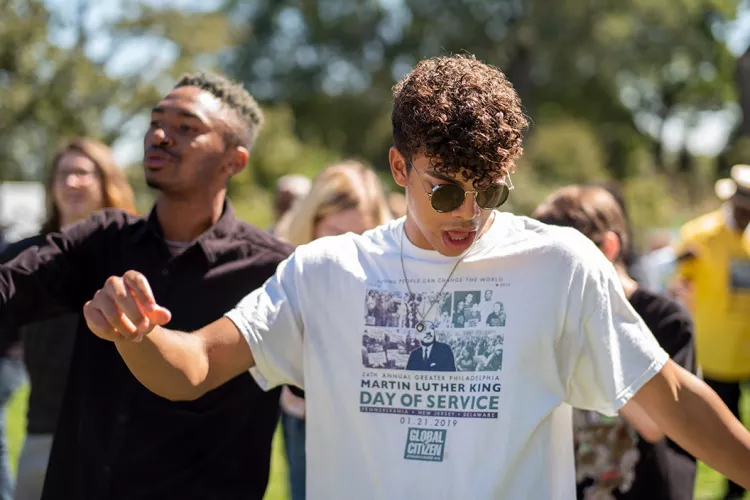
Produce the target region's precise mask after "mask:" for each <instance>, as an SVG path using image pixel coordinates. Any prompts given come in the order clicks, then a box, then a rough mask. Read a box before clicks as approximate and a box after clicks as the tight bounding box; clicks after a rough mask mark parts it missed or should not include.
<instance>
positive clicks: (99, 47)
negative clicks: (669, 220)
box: [46, 0, 750, 165]
mask: <svg viewBox="0 0 750 500" xmlns="http://www.w3.org/2000/svg"><path fill="white" fill-rule="evenodd" d="M88 1H89V3H90V4H91V5H92V6H93V7H92V8H91V9H90V10H89V11H88V13H87V16H86V20H87V24H88V25H89V26H90V27H92V28H95V27H97V26H101V25H102V24H106V23H107V22H109V21H111V20H113V19H117V18H118V17H119V16H121V15H123V14H124V8H123V5H124V3H125V0H107V1H95V0H88ZM380 1H381V2H384V3H389V4H392V3H396V4H397V3H399V2H400V0H380ZM46 2H47V4H48V5H49V6H50V7H51V8H52V9H54V10H55V11H57V12H60V13H67V14H70V13H72V12H74V11H75V9H76V6H77V5H78V2H77V1H76V0H46ZM141 2H142V3H148V4H151V5H155V6H157V5H158V6H162V7H165V6H169V7H179V8H181V9H184V10H206V11H209V10H213V9H215V8H216V7H217V6H218V5H220V4H221V3H222V2H221V0H141ZM743 5H744V8H743V9H742V10H741V13H740V15H739V17H738V19H737V21H736V22H734V23H732V25H731V26H729V29H728V30H727V32H726V39H725V42H726V44H727V46H728V47H729V49H730V50H731V51H732V52H733V53H735V54H740V53H742V52H743V51H744V50H745V49H746V48H747V46H748V45H750V1H748V0H745V1H744V2H743ZM54 41H55V42H56V43H58V44H60V45H61V46H65V45H68V44H70V42H71V34H70V33H69V32H66V31H65V30H64V29H63V30H59V31H58V32H57V34H56V36H55V38H54ZM110 43H111V40H109V39H108V37H107V36H106V34H105V35H103V36H101V37H99V38H97V40H96V41H95V43H92V44H91V48H90V53H91V55H92V56H94V57H95V56H96V55H97V54H101V53H104V52H106V51H107V49H108V48H109V46H110ZM154 43H162V44H163V49H164V50H160V51H154V50H153V48H154V47H153V44H154ZM146 47H148V50H144V49H146ZM144 53H149V54H154V53H156V54H158V56H157V59H155V60H153V61H150V62H149V64H148V65H147V68H151V71H152V72H153V73H154V74H155V73H157V72H158V67H159V66H160V65H163V64H168V63H169V62H170V59H171V58H173V57H174V54H175V52H174V47H171V46H170V43H169V42H166V41H162V42H158V41H155V40H153V39H148V40H143V41H141V42H137V43H133V44H130V45H129V46H128V47H127V48H126V49H123V50H122V51H120V53H119V55H118V57H117V58H115V60H113V61H112V62H111V64H109V65H108V67H107V71H108V72H111V73H112V74H125V73H127V72H128V71H132V69H133V68H139V67H141V66H142V65H143V63H144V60H143V54H144ZM147 68H146V69H144V71H146V73H145V74H146V75H148V73H147V71H148V69H147ZM738 116H739V110H738V109H737V108H736V106H730V107H728V109H727V110H725V111H721V112H714V113H705V114H704V115H703V116H701V119H700V121H699V123H698V125H697V126H696V127H694V128H692V129H690V130H688V131H687V136H686V137H687V144H688V148H689V149H690V150H691V151H692V152H694V153H701V154H715V153H717V152H719V151H720V150H721V149H722V148H723V146H724V144H725V143H726V140H727V137H728V135H729V132H730V130H731V129H732V127H733V125H734V123H736V121H737V119H738ZM146 126H147V119H145V118H143V119H139V120H134V121H133V122H131V123H130V124H129V126H128V127H127V128H128V130H126V134H125V136H124V137H123V138H122V139H121V140H120V141H118V143H117V144H115V147H114V150H115V155H116V157H117V159H118V161H119V162H120V164H123V165H124V164H130V163H133V162H137V161H139V159H140V157H141V155H142V147H141V140H142V137H143V133H144V131H145V128H146ZM643 128H645V129H647V130H653V129H654V128H655V127H654V124H649V121H648V120H644V122H643ZM685 134H686V122H685V121H684V120H683V119H681V118H679V117H678V118H674V119H672V120H670V121H669V123H668V124H667V125H666V127H665V130H664V142H665V145H666V147H667V148H668V149H677V148H678V147H679V146H680V145H681V143H682V140H683V137H685Z"/></svg>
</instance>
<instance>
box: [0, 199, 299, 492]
mask: <svg viewBox="0 0 750 500" xmlns="http://www.w3.org/2000/svg"><path fill="white" fill-rule="evenodd" d="M290 251H291V249H290V248H289V247H288V246H287V245H285V244H283V243H281V242H279V241H278V240H276V239H274V238H273V237H271V236H270V235H268V234H267V233H265V232H263V231H261V230H259V229H257V228H255V227H253V226H250V225H249V224H246V223H244V222H241V221H240V220H238V219H237V218H236V217H235V216H234V214H233V211H232V208H231V206H230V205H229V204H228V203H227V204H226V205H225V209H224V213H223V215H222V216H221V218H220V220H219V221H218V222H217V223H216V224H215V225H214V226H213V227H211V228H210V229H209V230H207V231H206V232H205V233H204V234H203V235H201V236H200V237H199V238H198V239H197V240H196V241H195V242H194V243H193V244H192V245H191V246H190V247H189V248H187V249H186V250H185V251H184V252H182V253H180V254H179V255H177V256H172V254H171V253H170V251H169V250H168V248H167V246H166V244H165V242H164V239H163V237H162V233H161V229H160V226H159V223H158V220H157V218H156V215H155V212H152V213H151V215H150V216H149V217H148V218H142V217H135V216H130V215H127V214H125V213H123V212H120V211H115V210H104V211H101V212H98V213H96V214H95V215H93V216H91V217H90V218H88V219H86V220H84V221H82V222H80V223H78V224H75V225H73V226H71V227H70V228H67V229H66V230H64V231H63V232H62V233H54V234H51V235H49V236H48V237H47V240H46V243H45V244H43V245H40V246H38V247H32V248H30V249H28V250H26V251H24V252H22V253H21V254H20V255H19V256H18V257H16V258H15V259H13V260H12V261H10V262H9V263H7V264H5V265H3V266H2V267H0V325H5V326H6V327H5V328H3V329H2V331H3V332H13V331H16V328H15V327H17V326H18V325H20V324H25V323H29V322H32V321H37V320H41V319H45V318H49V317H55V316H57V315H59V314H60V313H61V312H64V311H76V312H78V313H79V314H81V311H82V307H83V304H84V303H85V302H86V301H87V300H90V299H91V298H92V297H93V295H94V293H95V292H96V291H97V290H98V289H100V288H101V287H102V286H103V285H104V282H105V280H106V279H107V278H108V277H109V276H113V275H114V276H120V275H122V274H123V273H125V271H127V270H129V269H135V270H138V271H140V272H141V273H143V274H144V275H145V276H146V278H147V279H148V280H149V282H150V284H151V287H152V288H153V291H154V294H155V297H156V300H157V302H158V303H159V304H160V305H162V306H164V307H166V308H168V309H170V310H171V311H172V321H171V322H170V324H169V325H167V326H168V327H169V328H172V329H176V330H182V331H187V332H190V331H194V330H196V329H198V328H200V327H203V326H205V325H207V324H209V323H211V322H213V321H215V320H216V319H218V318H220V317H221V316H222V315H223V314H224V313H225V312H226V311H228V310H229V309H231V308H232V307H233V306H234V305H235V304H236V303H237V302H238V301H239V300H240V299H242V297H244V296H245V295H246V294H247V293H249V292H250V291H252V290H253V289H255V288H257V287H259V286H261V285H262V284H263V282H264V281H265V280H266V279H268V278H269V277H270V276H271V275H272V274H273V273H274V271H275V270H276V266H277V265H278V264H279V262H280V261H281V260H282V259H284V258H285V257H286V256H287V255H288V254H289V252H290ZM4 336H5V337H6V339H5V341H6V342H8V341H10V340H13V339H7V337H10V336H12V335H11V334H10V333H5V335H4ZM278 398H279V392H278V391H277V390H274V391H270V392H264V391H262V390H261V389H260V388H259V387H258V386H257V385H256V384H255V382H254V381H253V379H252V377H251V376H250V374H248V373H244V374H242V375H239V376H237V377H236V378H234V379H233V380H231V381H229V382H227V383H226V384H224V385H223V386H221V387H219V388H217V389H215V390H213V391H211V392H209V393H208V394H206V395H204V396H203V397H201V398H200V399H198V400H196V401H190V402H171V401H168V400H166V399H164V398H161V397H159V396H157V395H155V394H153V393H151V392H150V391H148V390H147V389H146V388H145V387H143V386H142V385H141V384H140V383H139V382H138V381H137V380H136V379H135V377H133V375H132V374H131V373H130V372H129V371H128V368H127V366H126V365H125V363H124V362H123V361H122V359H121V357H120V355H119V354H118V352H117V349H116V348H115V346H114V344H112V343H111V342H106V341H104V340H101V339H99V338H98V337H96V336H95V335H93V334H92V333H91V332H90V331H89V330H88V328H87V326H86V323H85V321H83V320H82V319H81V321H80V323H79V328H78V332H77V335H76V340H75V347H74V350H73V358H72V364H71V368H70V373H69V376H68V384H67V389H66V394H65V398H64V402H63V407H62V412H61V415H60V420H59V422H58V427H57V432H56V434H55V441H54V445H53V448H52V455H51V457H50V464H49V468H48V471H47V477H46V481H45V488H44V495H43V499H45V500H52V499H61V500H62V499H65V500H70V499H97V500H98V499H128V500H138V499H149V500H150V499H153V500H156V499H159V500H162V499H165V498H180V499H243V500H246V499H254V498H257V499H261V498H262V497H263V493H264V491H265V488H266V484H267V482H268V471H269V463H270V452H271V439H272V436H273V433H274V429H275V427H276V423H277V418H278Z"/></svg>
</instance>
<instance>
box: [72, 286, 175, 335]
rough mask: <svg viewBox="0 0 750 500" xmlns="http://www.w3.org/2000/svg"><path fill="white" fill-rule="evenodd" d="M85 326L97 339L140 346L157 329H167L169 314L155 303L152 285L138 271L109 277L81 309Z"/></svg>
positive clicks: (170, 315)
mask: <svg viewBox="0 0 750 500" xmlns="http://www.w3.org/2000/svg"><path fill="white" fill-rule="evenodd" d="M83 316H84V317H85V318H86V324H87V325H88V327H89V329H90V330H91V331H92V332H94V334H95V335H96V336H97V337H100V338H102V339H104V340H109V341H112V342H114V341H116V340H122V339H127V340H131V341H134V342H140V341H141V340H143V337H144V336H145V335H148V334H149V333H151V330H153V329H154V328H155V327H156V326H161V325H166V324H167V323H169V321H170V320H171V319H172V313H171V312H170V311H169V309H165V308H164V307H161V306H160V305H158V304H157V303H156V300H155V299H154V293H153V291H152V290H151V285H149V284H148V280H147V279H146V277H145V276H144V275H142V274H141V273H139V272H138V271H128V272H126V273H125V274H124V275H123V276H122V277H119V276H110V277H109V278H107V281H106V282H105V283H104V287H103V288H102V289H101V290H99V291H97V292H96V294H94V298H93V299H91V300H89V301H88V302H86V304H85V305H84V306H83Z"/></svg>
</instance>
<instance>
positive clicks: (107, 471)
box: [102, 465, 112, 474]
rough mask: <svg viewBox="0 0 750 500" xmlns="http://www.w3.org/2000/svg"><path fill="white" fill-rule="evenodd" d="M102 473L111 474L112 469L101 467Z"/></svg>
mask: <svg viewBox="0 0 750 500" xmlns="http://www.w3.org/2000/svg"><path fill="white" fill-rule="evenodd" d="M102 472H104V473H105V474H110V473H111V472H112V467H110V466H109V465H105V466H103V467H102Z"/></svg>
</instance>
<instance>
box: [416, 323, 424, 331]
mask: <svg viewBox="0 0 750 500" xmlns="http://www.w3.org/2000/svg"><path fill="white" fill-rule="evenodd" d="M417 331H418V332H419V333H422V332H423V331H424V323H422V322H421V321H420V322H419V323H417Z"/></svg>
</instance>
